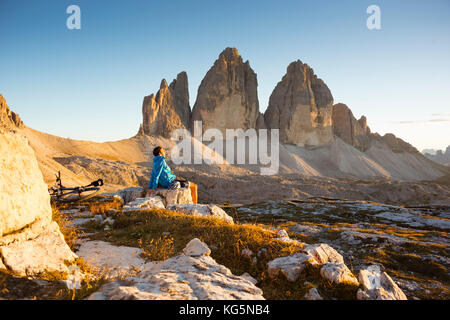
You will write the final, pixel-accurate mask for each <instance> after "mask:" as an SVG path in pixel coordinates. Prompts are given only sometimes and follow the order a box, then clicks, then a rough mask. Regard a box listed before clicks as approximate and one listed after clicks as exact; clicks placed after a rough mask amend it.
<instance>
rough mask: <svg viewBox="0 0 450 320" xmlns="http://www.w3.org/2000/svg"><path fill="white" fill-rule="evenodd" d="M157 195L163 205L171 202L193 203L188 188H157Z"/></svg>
mask: <svg viewBox="0 0 450 320" xmlns="http://www.w3.org/2000/svg"><path fill="white" fill-rule="evenodd" d="M156 195H157V196H161V198H162V199H163V202H164V206H166V207H167V206H169V205H172V204H193V203H194V202H193V201H192V195H191V190H190V189H189V188H180V189H174V190H170V189H158V190H157V191H156Z"/></svg>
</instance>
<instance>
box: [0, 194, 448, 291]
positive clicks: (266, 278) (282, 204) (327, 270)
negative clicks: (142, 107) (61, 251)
mask: <svg viewBox="0 0 450 320" xmlns="http://www.w3.org/2000/svg"><path fill="white" fill-rule="evenodd" d="M139 195H140V192H139V190H137V188H129V189H127V190H125V191H122V192H121V193H119V194H117V195H108V196H102V197H98V198H95V199H92V200H89V201H86V202H84V203H81V204H77V205H71V206H70V205H62V206H59V208H58V210H57V212H58V216H59V217H61V218H60V219H56V221H58V222H59V223H60V225H61V230H62V232H63V234H64V235H65V237H66V241H67V243H68V244H69V246H70V247H71V248H72V249H73V250H74V252H75V253H76V254H77V255H78V256H79V257H80V258H81V259H78V262H77V264H76V265H72V266H71V267H69V272H70V275H69V277H68V278H67V279H58V278H57V277H56V276H53V277H51V276H49V275H47V278H44V279H42V278H39V279H36V278H35V279H27V278H21V277H16V276H13V275H8V274H7V273H1V274H0V275H1V277H0V298H6V299H184V298H186V299H263V298H265V299H309V300H312V299H376V298H384V299H406V298H408V299H448V297H449V288H450V286H449V274H448V267H449V264H450V263H449V255H448V245H449V241H448V230H449V229H450V217H449V208H448V207H447V206H421V207H415V208H406V207H399V206H392V205H385V204H379V203H372V202H366V201H346V200H337V199H324V198H311V199H309V200H305V201H299V200H285V201H268V202H263V203H259V204H253V205H234V206H233V205H224V206H222V208H223V209H224V210H225V211H223V210H221V209H220V208H219V207H217V206H214V205H199V206H194V205H189V204H183V205H180V204H169V203H167V199H171V198H170V197H167V195H166V197H164V196H162V195H160V196H157V197H156V198H159V197H160V198H162V199H159V200H158V199H156V200H151V201H150V200H149V199H148V198H147V199H143V198H142V199H139V198H138V197H139ZM124 199H127V202H128V203H126V204H125V203H124V202H125V201H124ZM173 199H175V198H173ZM173 201H175V200H173ZM182 201H186V200H182ZM165 206H167V207H170V208H171V210H175V211H168V210H165V209H162V208H163V207H165ZM161 207H162V208H161ZM54 210H56V208H54ZM177 211H178V212H177ZM225 212H226V213H225ZM227 213H228V214H227ZM391 277H392V278H391Z"/></svg>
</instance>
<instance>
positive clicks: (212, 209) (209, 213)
mask: <svg viewBox="0 0 450 320" xmlns="http://www.w3.org/2000/svg"><path fill="white" fill-rule="evenodd" d="M166 209H167V210H173V211H178V212H182V213H184V214H186V215H190V216H196V217H214V218H218V219H222V220H225V221H226V222H228V223H230V224H234V221H233V218H232V217H230V216H229V215H228V214H227V213H226V212H225V211H224V210H223V209H222V208H220V207H218V206H216V205H213V204H173V205H169V206H167V207H166Z"/></svg>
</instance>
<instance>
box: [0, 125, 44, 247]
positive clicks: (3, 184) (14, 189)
mask: <svg viewBox="0 0 450 320" xmlns="http://www.w3.org/2000/svg"><path fill="white" fill-rule="evenodd" d="M51 217H52V211H51V207H50V195H49V193H48V188H47V185H46V184H45V183H44V180H43V177H42V173H41V171H40V170H39V167H38V164H37V161H36V157H35V155H34V151H33V149H31V147H30V146H29V145H28V141H27V140H26V139H25V138H23V137H21V136H19V135H17V134H12V133H5V134H1V133H0V237H2V236H3V235H6V234H9V233H11V232H14V231H17V230H20V229H22V228H24V227H26V226H28V225H30V224H32V223H34V222H36V221H38V220H43V221H45V222H48V223H49V222H50V221H51ZM1 244H2V242H1V240H0V245H1Z"/></svg>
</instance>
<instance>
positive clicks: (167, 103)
mask: <svg viewBox="0 0 450 320" xmlns="http://www.w3.org/2000/svg"><path fill="white" fill-rule="evenodd" d="M142 116H143V123H142V126H141V129H140V130H139V131H140V133H143V134H146V135H152V136H162V137H165V138H170V137H171V134H172V132H173V131H174V130H175V129H188V128H189V121H190V117H191V108H190V106H189V90H188V80H187V74H186V72H181V73H179V74H178V75H177V79H175V80H173V81H172V83H171V84H170V86H168V85H167V82H166V80H165V79H163V80H162V81H161V85H160V89H159V91H158V92H157V94H156V96H155V95H154V94H151V95H149V96H146V97H144V101H143V103H142Z"/></svg>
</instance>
